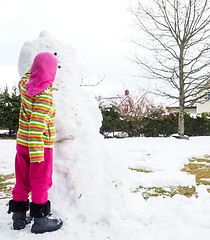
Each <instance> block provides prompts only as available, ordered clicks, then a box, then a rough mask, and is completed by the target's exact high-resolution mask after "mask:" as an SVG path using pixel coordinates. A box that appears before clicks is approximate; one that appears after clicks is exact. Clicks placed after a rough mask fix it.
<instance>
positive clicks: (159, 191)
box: [134, 186, 197, 200]
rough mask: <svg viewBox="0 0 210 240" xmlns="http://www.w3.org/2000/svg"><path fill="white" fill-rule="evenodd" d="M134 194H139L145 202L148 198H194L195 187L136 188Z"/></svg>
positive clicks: (195, 194)
mask: <svg viewBox="0 0 210 240" xmlns="http://www.w3.org/2000/svg"><path fill="white" fill-rule="evenodd" d="M134 192H140V193H141V194H142V196H143V198H144V199H145V200H147V199H148V198H150V197H160V196H162V197H163V198H164V197H173V196H175V195H176V194H180V195H184V196H186V197H192V196H196V197H197V193H196V189H195V187H188V186H184V187H183V186H166V187H142V186H140V187H138V188H137V189H136V190H135V191H134Z"/></svg>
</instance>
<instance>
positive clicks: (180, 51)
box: [130, 0, 210, 137]
mask: <svg viewBox="0 0 210 240" xmlns="http://www.w3.org/2000/svg"><path fill="white" fill-rule="evenodd" d="M209 5H210V1H209V0H150V1H145V4H144V3H142V0H137V4H136V5H135V6H131V7H130V11H131V13H132V14H133V16H134V19H135V22H136V24H137V27H138V28H139V29H140V31H139V33H140V34H141V35H145V36H146V37H147V38H146V40H145V39H144V40H143V38H142V40H139V39H138V40H134V43H135V44H137V46H138V48H137V49H140V50H143V49H144V51H145V50H146V53H147V51H149V52H148V54H150V52H151V54H150V55H149V56H150V59H148V57H147V56H148V55H147V56H142V55H141V57H140V56H139V54H138V53H136V56H135V62H136V63H137V64H139V65H140V66H141V67H143V69H142V71H143V72H144V73H146V74H143V77H146V78H150V79H153V80H163V82H164V83H166V84H167V85H169V86H170V87H171V88H170V89H175V90H176V91H174V92H176V93H171V92H170V91H168V90H165V89H155V93H156V94H160V95H161V96H164V97H168V98H172V99H176V100H177V101H179V124H178V126H179V128H178V133H179V135H180V137H183V136H184V108H185V106H187V105H190V104H192V103H195V102H197V101H198V100H199V99H200V98H202V97H203V96H204V90H205V89H208V88H209V87H210V84H209V81H210V74H209V72H210V55H209V53H210V43H209V42H210V24H209V23H210V6H209ZM142 30H143V31H142ZM145 70H146V71H145Z"/></svg>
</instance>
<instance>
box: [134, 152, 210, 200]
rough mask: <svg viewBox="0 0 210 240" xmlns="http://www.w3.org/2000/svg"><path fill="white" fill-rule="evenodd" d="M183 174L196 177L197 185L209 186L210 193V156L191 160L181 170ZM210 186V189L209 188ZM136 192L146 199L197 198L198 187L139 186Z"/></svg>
mask: <svg viewBox="0 0 210 240" xmlns="http://www.w3.org/2000/svg"><path fill="white" fill-rule="evenodd" d="M130 170H134V171H137V172H139V173H141V172H143V173H148V174H149V173H151V172H152V171H147V170H144V169H134V168H130ZM181 171H182V172H186V173H188V174H192V175H195V180H196V185H197V186H199V185H205V186H207V191H208V192H209V193H210V155H205V156H204V157H199V158H196V157H193V158H191V159H189V162H188V163H187V164H185V165H184V168H183V169H181ZM208 186H209V187H208ZM134 192H140V193H141V194H142V196H143V197H144V199H148V198H150V197H159V196H163V197H166V196H167V197H173V196H174V195H176V194H180V195H183V196H186V197H191V196H196V197H197V192H196V187H189V186H165V187H144V186H139V187H138V188H137V189H136V190H135V191H134Z"/></svg>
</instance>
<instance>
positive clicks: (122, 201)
mask: <svg viewBox="0 0 210 240" xmlns="http://www.w3.org/2000/svg"><path fill="white" fill-rule="evenodd" d="M40 36H41V38H39V39H36V40H33V41H30V42H26V43H25V44H24V46H23V49H22V51H21V54H20V59H19V73H20V75H21V76H22V75H23V74H24V73H25V72H26V71H27V70H28V68H30V65H31V63H32V61H33V58H34V57H35V55H36V54H37V53H38V52H40V51H50V52H52V53H54V52H57V56H58V62H59V65H60V66H61V68H60V69H58V74H57V76H56V80H55V86H56V87H57V88H58V89H59V91H57V92H54V98H55V103H56V111H57V115H56V126H57V142H56V145H55V151H54V175H53V178H54V184H53V187H52V189H51V190H50V200H51V202H52V207H53V213H54V215H55V216H57V217H61V218H62V219H63V221H64V226H63V227H62V229H60V230H59V231H57V232H53V233H45V234H44V236H43V235H34V234H31V233H30V225H29V226H27V227H26V228H25V229H24V230H21V231H14V230H12V229H11V222H12V221H11V215H8V214H6V211H7V207H6V206H5V204H6V203H7V202H8V199H5V200H1V201H0V214H1V219H0V232H1V238H2V239H19V240H26V239H28V238H30V239H31V240H33V239H41V238H43V237H44V238H45V239H46V240H47V239H51V240H55V239H72V240H103V239H104V240H108V239H113V240H129V239H134V240H139V239H142V240H153V239H154V240H164V239H166V240H173V239H179V240H182V239H183V240H188V239H189V240H196V239H199V240H200V239H202V240H207V239H209V236H210V194H209V193H208V192H207V190H206V188H205V187H204V186H200V187H197V188H196V190H197V192H198V198H196V197H191V198H186V197H184V196H181V195H176V196H174V197H173V198H169V197H165V198H163V197H156V198H149V199H148V200H147V201H145V200H144V198H143V197H142V195H141V194H140V193H133V191H134V190H135V189H136V188H137V187H138V186H140V185H141V186H144V187H148V186H163V187H168V186H195V185H196V184H195V177H194V176H192V175H188V174H187V173H183V172H180V169H181V168H183V166H184V164H185V163H187V161H188V158H190V157H196V156H203V155H205V154H210V145H209V141H210V137H195V138H190V140H179V139H175V138H126V139H107V140H105V139H103V137H102V136H101V135H100V134H99V128H100V125H101V120H102V117H101V114H100V111H99V109H98V106H97V102H96V100H95V99H94V97H93V96H92V95H91V94H90V93H89V92H88V89H84V88H81V87H79V86H80V82H81V79H82V77H83V72H84V71H83V67H82V66H80V64H78V63H77V60H76V54H75V51H74V49H73V48H72V47H70V46H69V45H67V44H64V43H62V42H60V41H58V40H55V39H53V38H51V37H50V35H49V34H48V33H46V32H43V33H41V34H40ZM0 152H1V158H0V164H1V170H0V172H1V174H8V173H13V172H14V158H15V141H12V140H1V141H0ZM129 168H143V169H146V170H150V171H152V172H151V173H149V174H148V173H139V172H136V171H131V170H130V169H129Z"/></svg>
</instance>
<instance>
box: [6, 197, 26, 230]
mask: <svg viewBox="0 0 210 240" xmlns="http://www.w3.org/2000/svg"><path fill="white" fill-rule="evenodd" d="M28 210H29V200H27V201H26V202H24V201H14V200H10V201H9V210H8V213H11V212H13V214H12V220H13V229H14V230H20V229H23V228H25V226H26V224H27V223H28V221H27V218H26V211H28Z"/></svg>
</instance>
